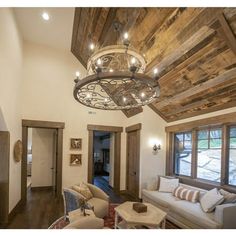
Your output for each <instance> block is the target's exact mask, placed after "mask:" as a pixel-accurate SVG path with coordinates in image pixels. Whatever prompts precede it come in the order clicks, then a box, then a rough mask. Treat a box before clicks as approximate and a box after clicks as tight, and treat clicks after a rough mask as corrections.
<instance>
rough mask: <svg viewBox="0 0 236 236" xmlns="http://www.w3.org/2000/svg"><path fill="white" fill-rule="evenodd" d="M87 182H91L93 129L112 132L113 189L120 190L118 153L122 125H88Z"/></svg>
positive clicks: (119, 151) (119, 152)
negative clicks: (113, 154)
mask: <svg viewBox="0 0 236 236" xmlns="http://www.w3.org/2000/svg"><path fill="white" fill-rule="evenodd" d="M87 129H88V132H89V135H88V138H89V139H88V180H87V181H88V183H92V182H93V134H94V131H105V132H112V133H114V135H115V140H114V142H115V145H114V153H115V156H114V187H113V189H114V191H115V192H119V191H120V154H121V132H123V127H117V126H103V125H88V126H87Z"/></svg>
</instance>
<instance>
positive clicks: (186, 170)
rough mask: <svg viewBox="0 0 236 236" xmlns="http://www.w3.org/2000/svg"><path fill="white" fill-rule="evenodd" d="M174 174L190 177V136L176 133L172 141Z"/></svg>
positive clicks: (188, 133)
mask: <svg viewBox="0 0 236 236" xmlns="http://www.w3.org/2000/svg"><path fill="white" fill-rule="evenodd" d="M174 153H175V174H177V175H186V176H191V163H192V134H191V132H185V133H177V134H175V140H174Z"/></svg>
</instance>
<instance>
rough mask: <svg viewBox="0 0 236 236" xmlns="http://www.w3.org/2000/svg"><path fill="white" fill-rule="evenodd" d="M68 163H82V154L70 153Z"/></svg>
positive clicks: (76, 164) (72, 164) (78, 164)
mask: <svg viewBox="0 0 236 236" xmlns="http://www.w3.org/2000/svg"><path fill="white" fill-rule="evenodd" d="M70 165H71V166H80V165H82V154H70Z"/></svg>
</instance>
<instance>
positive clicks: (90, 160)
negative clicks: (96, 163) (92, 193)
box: [87, 130, 93, 183]
mask: <svg viewBox="0 0 236 236" xmlns="http://www.w3.org/2000/svg"><path fill="white" fill-rule="evenodd" d="M88 132H89V133H88V179H87V181H88V183H93V158H92V157H93V130H89V131H88Z"/></svg>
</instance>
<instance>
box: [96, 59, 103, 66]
mask: <svg viewBox="0 0 236 236" xmlns="http://www.w3.org/2000/svg"><path fill="white" fill-rule="evenodd" d="M97 65H98V66H101V65H102V60H101V58H99V59H98V60H97Z"/></svg>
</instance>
